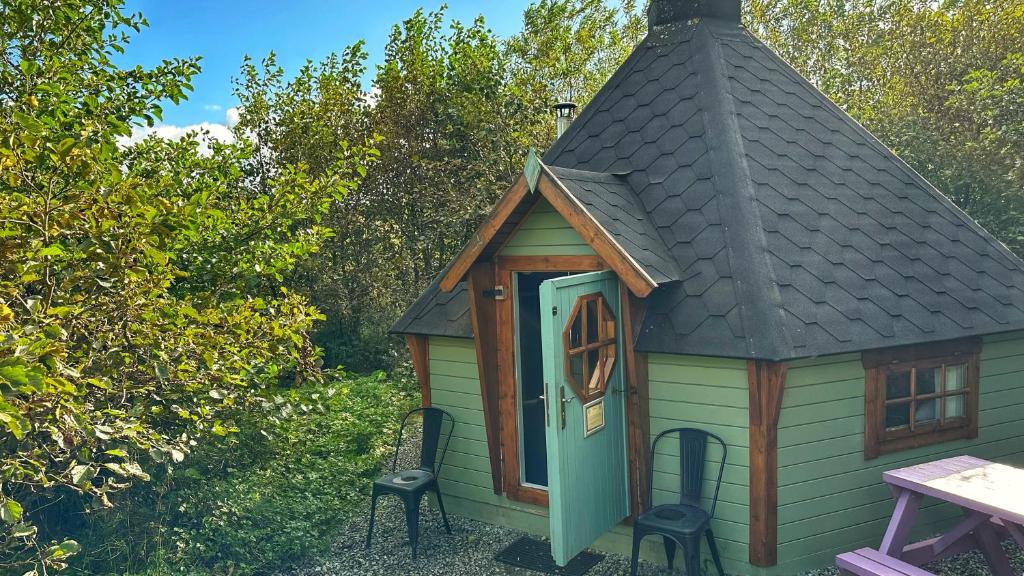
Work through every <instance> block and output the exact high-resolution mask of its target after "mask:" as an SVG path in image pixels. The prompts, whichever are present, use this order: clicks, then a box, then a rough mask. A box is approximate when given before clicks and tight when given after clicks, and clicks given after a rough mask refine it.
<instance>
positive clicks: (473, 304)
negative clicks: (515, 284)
mask: <svg viewBox="0 0 1024 576" xmlns="http://www.w3.org/2000/svg"><path fill="white" fill-rule="evenodd" d="M494 274H495V269H494V263H493V262H477V263H475V264H473V266H472V267H470V269H469V315H470V321H471V322H472V325H473V343H474V344H475V346H476V365H477V371H478V374H479V376H480V397H481V399H482V400H483V408H484V424H486V426H485V428H486V432H487V456H488V459H489V460H490V464H491V482H492V484H493V487H494V493H495V494H501V491H502V483H501V479H502V477H501V474H502V472H501V436H500V428H499V426H500V422H501V421H500V418H499V414H500V412H499V410H498V321H497V310H496V309H497V306H496V303H495V300H494Z"/></svg>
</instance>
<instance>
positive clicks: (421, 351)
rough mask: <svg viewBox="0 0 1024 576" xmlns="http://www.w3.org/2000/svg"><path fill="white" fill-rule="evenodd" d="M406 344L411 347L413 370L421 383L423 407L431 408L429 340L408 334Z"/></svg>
mask: <svg viewBox="0 0 1024 576" xmlns="http://www.w3.org/2000/svg"><path fill="white" fill-rule="evenodd" d="M405 343H406V344H407V345H408V346H409V355H410V356H412V369H413V371H415V372H416V380H417V381H418V382H419V383H420V398H421V399H422V400H421V406H423V407H424V408H427V407H429V406H430V353H429V348H428V346H429V338H427V337H426V336H422V335H419V334H407V335H406V336H405Z"/></svg>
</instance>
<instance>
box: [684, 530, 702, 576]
mask: <svg viewBox="0 0 1024 576" xmlns="http://www.w3.org/2000/svg"><path fill="white" fill-rule="evenodd" d="M683 556H685V558H686V576H700V536H694V537H690V538H687V539H686V540H684V541H683Z"/></svg>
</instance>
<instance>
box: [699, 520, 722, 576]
mask: <svg viewBox="0 0 1024 576" xmlns="http://www.w3.org/2000/svg"><path fill="white" fill-rule="evenodd" d="M704 537H705V538H707V540H708V548H709V549H710V550H711V559H712V560H714V562H715V570H718V576H725V570H723V569H722V558H721V556H719V555H718V544H717V543H715V534H714V533H713V532H711V528H708V529H707V531H706V532H705V533H704Z"/></svg>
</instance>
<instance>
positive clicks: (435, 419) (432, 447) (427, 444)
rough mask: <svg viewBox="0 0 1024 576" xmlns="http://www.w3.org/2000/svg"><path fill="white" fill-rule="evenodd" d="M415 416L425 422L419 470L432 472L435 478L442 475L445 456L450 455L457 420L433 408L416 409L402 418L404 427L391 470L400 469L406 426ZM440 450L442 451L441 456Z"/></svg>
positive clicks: (399, 435) (402, 427) (399, 437)
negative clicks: (399, 459)
mask: <svg viewBox="0 0 1024 576" xmlns="http://www.w3.org/2000/svg"><path fill="white" fill-rule="evenodd" d="M415 414H420V415H422V420H423V439H422V442H421V443H420V463H419V466H417V468H419V469H420V470H426V471H428V472H432V473H433V474H434V476H437V475H439V474H440V473H441V465H442V464H443V463H444V456H445V454H447V453H448V443H449V442H450V441H451V439H452V431H453V430H455V418H453V417H452V415H451V414H449V413H448V412H445V411H444V410H441V409H440V408H433V407H427V408H415V409H413V410H410V411H408V412H406V414H405V416H403V417H402V425H401V427H400V428H399V429H398V441H397V442H395V457H394V459H393V460H392V462H391V470H392V471H396V468H397V467H398V452H399V450H400V449H401V447H402V437H403V436H404V435H405V426H406V424H408V423H409V418H410V417H411V416H413V415H415ZM442 441H443V442H444V443H443V444H442ZM438 449H440V454H439V453H438Z"/></svg>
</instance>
